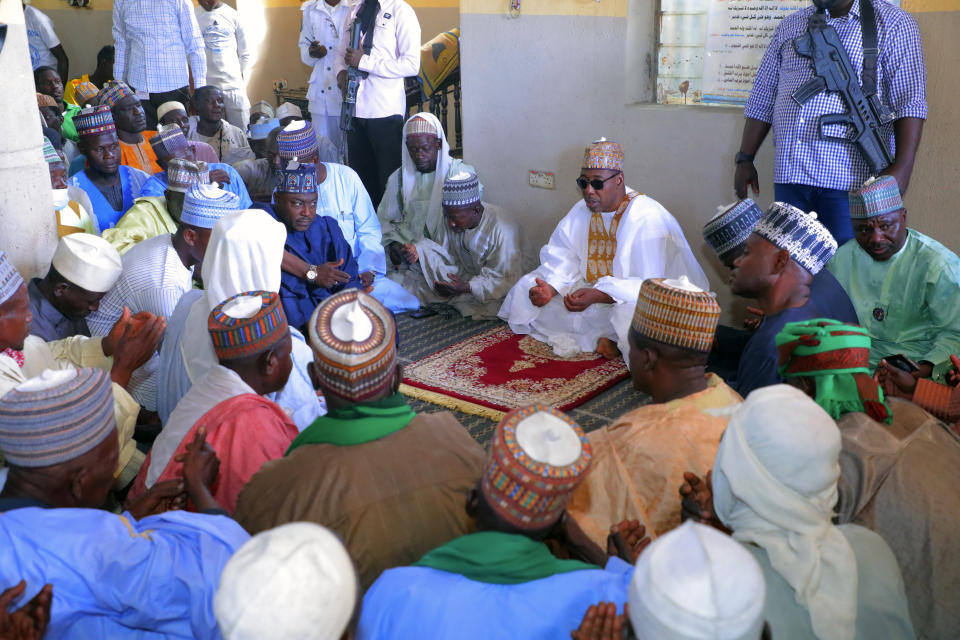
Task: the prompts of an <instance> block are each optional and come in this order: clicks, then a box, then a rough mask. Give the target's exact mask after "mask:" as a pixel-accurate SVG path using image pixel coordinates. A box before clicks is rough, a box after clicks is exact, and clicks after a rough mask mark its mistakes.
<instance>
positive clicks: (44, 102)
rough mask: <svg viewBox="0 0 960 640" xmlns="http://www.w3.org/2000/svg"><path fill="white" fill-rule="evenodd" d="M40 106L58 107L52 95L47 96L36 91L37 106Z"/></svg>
mask: <svg viewBox="0 0 960 640" xmlns="http://www.w3.org/2000/svg"><path fill="white" fill-rule="evenodd" d="M42 107H59V105H57V101H56V100H54V99H53V97H52V96H48V95H47V94H45V93H37V108H42Z"/></svg>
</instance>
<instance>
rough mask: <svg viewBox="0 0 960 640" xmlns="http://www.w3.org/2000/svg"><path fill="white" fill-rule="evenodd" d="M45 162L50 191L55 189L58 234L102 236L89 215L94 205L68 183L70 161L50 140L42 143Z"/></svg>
mask: <svg viewBox="0 0 960 640" xmlns="http://www.w3.org/2000/svg"><path fill="white" fill-rule="evenodd" d="M43 159H44V160H46V161H47V169H49V171H50V188H51V189H52V190H53V210H54V211H55V212H56V215H57V235H58V236H60V237H63V236H65V235H67V234H70V233H80V232H84V233H92V234H93V235H100V227H99V226H97V221H96V218H94V217H93V216H91V215H90V211H93V205H91V204H90V198H89V196H87V194H86V192H85V191H84V190H83V189H81V188H79V187H76V186H73V185H71V184H69V183H68V182H67V161H66V158H64V156H63V154H62V153H61V152H60V151H57V150H56V149H55V148H54V146H53V143H51V142H50V139H49V138H46V137H44V140H43Z"/></svg>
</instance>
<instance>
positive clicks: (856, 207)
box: [849, 176, 903, 220]
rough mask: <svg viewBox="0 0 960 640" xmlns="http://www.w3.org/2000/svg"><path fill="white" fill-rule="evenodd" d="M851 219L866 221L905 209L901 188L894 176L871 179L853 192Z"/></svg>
mask: <svg viewBox="0 0 960 640" xmlns="http://www.w3.org/2000/svg"><path fill="white" fill-rule="evenodd" d="M849 200H850V218H851V219H852V220H865V219H867V218H875V217H876V216H882V215H884V214H887V213H894V212H895V211H900V210H901V209H903V198H901V197H900V186H899V185H898V184H897V179H896V178H894V177H893V176H880V177H879V178H870V179H869V180H867V181H866V182H865V183H864V184H863V186H862V187H861V188H860V189H859V190H856V191H851V192H850V195H849Z"/></svg>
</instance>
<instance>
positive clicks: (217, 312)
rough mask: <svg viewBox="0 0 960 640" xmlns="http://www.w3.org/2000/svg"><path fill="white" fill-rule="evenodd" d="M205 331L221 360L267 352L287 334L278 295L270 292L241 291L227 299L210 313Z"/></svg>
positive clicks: (236, 358)
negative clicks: (208, 334) (208, 332)
mask: <svg viewBox="0 0 960 640" xmlns="http://www.w3.org/2000/svg"><path fill="white" fill-rule="evenodd" d="M207 329H208V330H209V331H210V338H211V339H212V340H213V350H214V351H215V352H216V354H217V358H218V359H219V360H220V361H223V360H238V359H240V358H248V357H250V356H255V355H257V354H259V353H263V352H264V351H268V350H269V349H272V348H273V347H275V346H276V345H277V344H279V343H280V342H281V341H282V340H283V339H284V338H286V336H287V333H288V327H287V316H286V315H285V314H284V313H283V307H282V306H280V296H279V295H277V294H276V293H273V292H270V291H244V292H243V293H238V294H237V295H235V296H231V297H229V298H227V299H226V300H224V301H223V302H221V303H220V304H218V305H217V306H216V307H215V308H214V309H213V311H211V312H210V317H209V318H208V319H207Z"/></svg>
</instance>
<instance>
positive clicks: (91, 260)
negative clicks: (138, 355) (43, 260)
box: [27, 233, 122, 342]
mask: <svg viewBox="0 0 960 640" xmlns="http://www.w3.org/2000/svg"><path fill="white" fill-rule="evenodd" d="M121 269H122V266H121V263H120V255H119V254H118V253H117V250H116V249H114V248H113V247H111V246H110V243H109V242H107V241H106V240H104V239H103V238H100V237H97V236H94V235H90V234H89V233H72V234H70V235H68V236H64V237H62V238H60V242H59V244H58V245H57V251H56V253H54V254H53V262H52V263H51V265H50V270H49V271H47V275H46V276H44V277H43V278H34V279H33V280H31V281H30V283H29V284H28V285H27V294H28V295H29V296H30V312H31V313H32V314H33V322H31V323H30V333H31V334H32V335H35V336H38V337H40V338H42V339H43V340H46V341H47V342H52V341H53V340H62V339H63V338H69V337H70V336H89V335H90V329H89V328H88V327H87V318H88V317H89V315H90V314H91V313H95V312H96V311H97V309H98V308H99V307H100V301H101V300H102V299H103V297H104V296H105V295H107V292H108V291H110V289H112V288H113V285H114V284H116V282H117V278H119V277H120V271H121ZM121 311H122V310H121ZM119 319H120V316H119V315H118V316H117V318H115V320H119ZM112 327H113V323H111V325H110V326H109V327H107V330H106V331H104V333H103V335H106V334H107V333H109V332H110V329H111V328H112Z"/></svg>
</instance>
